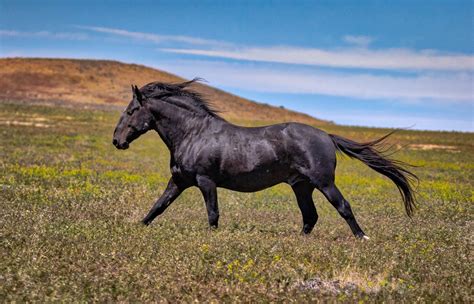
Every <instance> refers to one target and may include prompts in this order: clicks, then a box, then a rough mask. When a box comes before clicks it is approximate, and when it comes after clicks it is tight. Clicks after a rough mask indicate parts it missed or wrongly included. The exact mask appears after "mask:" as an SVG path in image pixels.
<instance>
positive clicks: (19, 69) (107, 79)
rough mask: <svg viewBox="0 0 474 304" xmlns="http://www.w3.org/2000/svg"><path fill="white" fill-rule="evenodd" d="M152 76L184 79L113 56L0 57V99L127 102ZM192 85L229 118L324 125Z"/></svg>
mask: <svg viewBox="0 0 474 304" xmlns="http://www.w3.org/2000/svg"><path fill="white" fill-rule="evenodd" d="M196 76H199V75H196ZM153 81H160V82H171V83H173V82H182V81H184V79H182V78H180V77H177V76H175V75H172V74H170V73H167V72H163V71H160V70H156V69H152V68H149V67H145V66H142V65H136V64H124V63H120V62H117V61H106V60H75V59H31V58H6V59H0V98H2V99H6V98H7V99H9V100H25V99H27V100H43V101H48V100H54V101H58V100H60V101H66V102H74V103H95V104H121V105H123V104H125V103H128V102H129V101H130V98H131V90H130V85H131V84H136V85H138V86H141V85H144V84H146V83H149V82H153ZM194 88H195V89H196V90H197V91H199V92H201V93H202V94H203V95H204V96H205V97H206V98H207V99H209V100H210V101H211V102H212V103H213V104H214V105H215V107H216V108H217V109H219V110H221V111H222V114H223V116H224V117H225V118H228V119H239V120H243V121H250V120H252V121H267V122H270V121H280V122H282V121H297V122H302V123H309V124H318V125H324V124H328V122H326V121H323V120H319V119H316V118H313V117H311V116H309V115H306V114H302V113H297V112H294V111H289V110H286V109H282V108H279V107H273V106H270V105H266V104H261V103H256V102H254V101H250V100H247V99H244V98H241V97H238V96H235V95H232V94H229V93H227V92H224V91H222V90H218V89H215V88H213V87H210V86H207V85H204V84H197V85H195V86H194Z"/></svg>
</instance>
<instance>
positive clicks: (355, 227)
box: [320, 184, 368, 239]
mask: <svg viewBox="0 0 474 304" xmlns="http://www.w3.org/2000/svg"><path fill="white" fill-rule="evenodd" d="M320 190H321V192H322V193H323V194H324V196H325V197H326V198H327V199H328V201H329V202H331V204H332V205H333V206H334V207H335V208H336V209H337V211H338V212H339V214H340V215H341V216H342V218H343V219H345V220H346V222H347V224H349V227H351V230H352V233H354V235H355V236H356V237H357V238H360V239H368V237H367V236H366V235H365V233H364V232H363V231H362V229H361V228H360V226H359V224H357V221H356V219H355V217H354V214H353V213H352V209H351V206H350V205H349V202H348V201H346V200H345V199H344V197H343V196H342V194H341V192H340V191H339V189H337V187H336V185H334V184H332V185H330V186H327V187H324V188H322V189H320Z"/></svg>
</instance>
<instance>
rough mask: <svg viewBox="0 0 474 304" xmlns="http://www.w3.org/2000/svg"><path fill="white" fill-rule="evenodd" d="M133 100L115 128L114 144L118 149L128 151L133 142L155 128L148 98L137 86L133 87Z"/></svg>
mask: <svg viewBox="0 0 474 304" xmlns="http://www.w3.org/2000/svg"><path fill="white" fill-rule="evenodd" d="M132 91H133V99H132V101H130V104H129V105H128V106H127V108H126V109H125V111H123V113H122V116H121V117H120V120H119V122H118V124H117V127H115V131H114V138H113V141H112V143H113V144H114V146H115V147H117V149H127V148H128V146H129V145H130V143H131V142H132V141H134V140H135V139H137V138H138V137H139V136H140V135H142V134H144V133H146V132H147V131H149V130H150V129H152V128H153V126H154V119H153V115H152V114H151V112H150V108H149V105H148V104H147V99H146V96H145V95H143V94H142V93H141V92H140V90H139V89H138V88H137V86H132Z"/></svg>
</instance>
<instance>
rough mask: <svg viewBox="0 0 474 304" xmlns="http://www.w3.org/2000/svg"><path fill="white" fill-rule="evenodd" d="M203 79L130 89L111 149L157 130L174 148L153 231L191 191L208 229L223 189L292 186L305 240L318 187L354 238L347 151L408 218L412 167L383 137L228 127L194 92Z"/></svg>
mask: <svg viewBox="0 0 474 304" xmlns="http://www.w3.org/2000/svg"><path fill="white" fill-rule="evenodd" d="M197 81H199V79H193V80H191V81H187V82H183V83H175V84H167V83H160V82H152V83H149V84H147V85H145V86H143V87H141V88H140V89H139V88H138V87H137V86H136V85H132V92H133V98H132V100H131V101H130V103H129V105H128V106H127V107H126V109H125V111H124V112H123V113H122V115H121V117H120V119H119V121H118V124H117V126H116V128H115V131H114V135H113V140H112V143H113V145H114V146H115V147H116V148H118V149H128V148H129V145H130V144H131V143H132V142H133V141H134V140H135V139H137V138H138V137H139V136H141V135H142V134H144V133H146V132H148V131H150V130H154V131H156V132H157V133H158V135H159V136H160V138H161V139H162V140H163V142H164V143H165V145H166V146H167V147H168V149H169V151H170V154H171V157H170V170H171V178H170V179H169V181H168V184H167V186H166V189H165V190H164V192H163V194H162V195H161V197H160V198H159V199H158V200H157V201H156V202H155V203H154V205H153V206H152V208H151V210H150V211H149V212H148V214H147V215H146V216H145V218H143V220H142V223H143V224H145V225H149V224H150V223H151V222H152V221H153V220H154V219H155V218H156V217H157V216H158V215H160V214H162V213H163V212H164V211H165V210H166V208H168V207H169V206H170V205H171V204H172V203H173V201H174V200H175V199H176V198H177V197H178V196H179V195H180V194H181V193H182V192H183V191H184V190H185V189H187V188H189V187H192V186H196V187H198V188H199V190H200V191H201V193H202V195H203V197H204V201H205V205H206V209H207V215H208V222H209V226H210V228H217V227H218V221H219V207H218V199H217V188H218V187H222V188H226V189H230V190H234V191H240V192H255V191H260V190H263V189H266V188H269V187H272V186H274V185H277V184H280V183H286V184H288V185H290V186H291V188H292V189H293V191H294V194H295V196H296V201H297V203H298V206H299V209H300V211H301V214H302V217H303V228H302V231H301V233H302V234H309V233H311V231H312V230H313V228H314V226H315V225H316V222H317V221H318V213H317V211H316V208H315V205H314V202H313V199H312V193H313V191H314V189H318V190H319V191H320V192H322V194H323V195H324V196H325V197H326V199H327V200H328V201H329V202H330V203H331V204H332V205H333V206H334V207H335V208H336V210H337V211H338V212H339V214H340V216H341V217H342V218H343V219H344V220H345V221H346V222H347V224H348V225H349V227H350V229H351V230H352V233H353V234H354V236H355V237H357V238H360V239H369V238H368V236H367V235H366V234H365V233H364V232H363V231H362V229H361V228H360V226H359V224H358V223H357V221H356V219H355V217H354V214H353V212H352V209H351V206H350V204H349V202H348V201H347V200H346V199H345V198H344V197H343V195H342V194H341V192H340V191H339V189H338V188H337V187H336V185H335V182H334V180H335V169H336V153H337V152H339V153H344V154H346V155H348V156H349V157H351V158H354V159H358V160H359V161H362V162H363V163H364V164H366V165H367V166H369V167H370V168H372V169H373V170H375V171H377V172H378V173H380V174H382V175H385V176H386V177H388V178H389V179H390V180H392V182H393V183H394V184H395V185H396V186H397V187H398V190H399V191H400V194H401V196H402V200H403V202H404V206H405V210H406V213H407V215H408V216H409V217H410V216H411V215H412V213H413V210H414V207H415V196H414V191H413V186H412V182H413V181H414V180H416V179H417V177H416V175H415V174H413V173H412V172H410V171H409V170H408V169H406V166H407V164H406V163H403V162H401V161H397V160H394V159H391V158H390V157H389V156H387V155H386V152H387V151H386V150H385V149H382V148H383V147H384V142H385V139H386V138H387V137H388V136H389V135H391V134H392V133H393V132H392V133H389V134H387V135H385V136H383V137H381V138H379V139H376V140H374V141H370V142H365V143H358V142H355V141H352V140H350V139H346V138H343V137H341V136H338V135H334V134H328V133H326V132H324V131H322V130H320V129H317V128H314V127H312V126H309V125H306V124H301V123H295V122H290V123H280V124H274V125H269V126H264V127H242V126H237V125H235V124H232V123H230V122H228V121H226V120H225V119H224V118H222V117H221V116H220V115H219V112H218V111H217V110H216V109H214V108H213V106H212V105H211V104H210V103H209V101H207V100H206V99H205V98H203V96H202V95H201V94H199V93H197V92H196V91H195V90H192V89H190V88H189V86H191V85H192V84H194V83H195V82H197Z"/></svg>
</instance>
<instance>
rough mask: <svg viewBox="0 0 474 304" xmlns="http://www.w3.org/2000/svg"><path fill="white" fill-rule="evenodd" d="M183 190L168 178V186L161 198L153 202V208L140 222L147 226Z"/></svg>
mask: <svg viewBox="0 0 474 304" xmlns="http://www.w3.org/2000/svg"><path fill="white" fill-rule="evenodd" d="M184 189H185V188H183V187H180V186H178V185H177V184H176V182H175V181H174V180H173V178H170V180H169V182H168V186H167V187H166V189H165V192H163V194H162V195H161V197H160V198H159V199H158V200H157V201H156V202H155V204H154V205H153V207H152V208H151V209H150V211H149V212H148V214H147V216H145V218H144V219H143V220H142V222H143V224H145V225H149V224H150V223H151V222H152V221H153V220H154V219H155V217H157V216H158V215H160V214H162V213H163V212H164V211H165V210H166V208H168V206H169V205H171V203H172V202H173V201H174V200H175V199H176V198H177V197H178V196H179V195H180V194H181V192H183V190H184Z"/></svg>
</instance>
